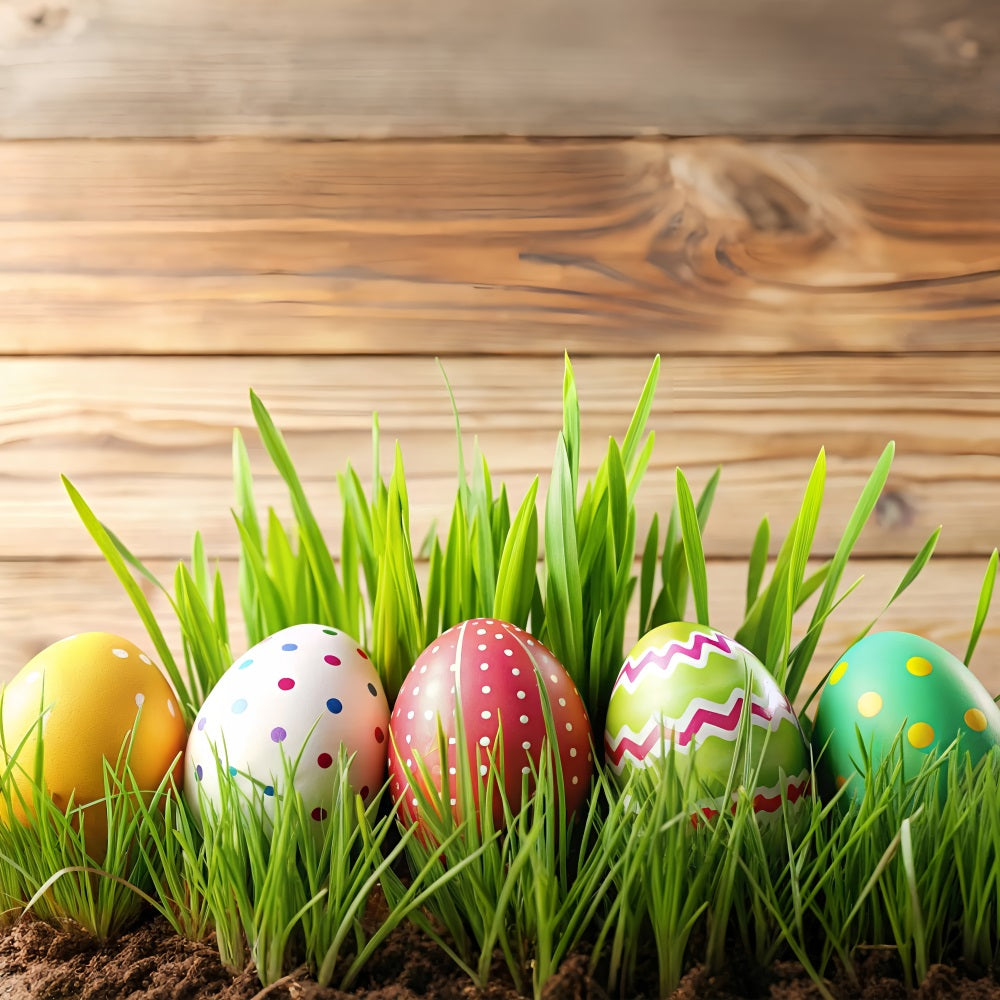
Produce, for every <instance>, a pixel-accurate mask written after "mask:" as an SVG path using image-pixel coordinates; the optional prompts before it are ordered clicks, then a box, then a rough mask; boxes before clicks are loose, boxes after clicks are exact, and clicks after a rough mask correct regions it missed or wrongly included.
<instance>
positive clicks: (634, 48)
mask: <svg viewBox="0 0 1000 1000" xmlns="http://www.w3.org/2000/svg"><path fill="white" fill-rule="evenodd" d="M998 43H1000V26H998V22H997V19H996V17H995V13H994V8H993V6H992V4H991V2H990V0H907V2H906V3H892V4H884V3H871V2H870V0H837V2H834V0H814V2H810V3H803V2H801V0H757V2H755V3H752V4H747V3H741V2H739V0H708V2H706V0H671V2H670V3H664V2H663V0H625V2H624V3H618V4H609V3H607V2H604V0H548V2H546V3H538V2H537V0H507V2H504V3H492V4H482V3H468V2H463V0H425V2H423V3H421V4H419V5H417V6H415V5H413V4H410V3H407V2H406V0H379V2H378V3H371V2H367V0H336V2H331V0H285V2H282V3H263V2H260V0H252V2H246V0H243V2H239V0H215V2H214V3H210V4H206V3H204V2H199V0H143V2H141V3H135V2H131V0H60V2H58V3H49V2H46V0H8V2H6V3H4V4H3V5H2V7H0V98H2V99H0V135H2V136H5V137H17V138H25V137H27V138H38V137H43V138H48V137H65V136H75V137H92V136H103V137H107V136H150V135H158V136H190V135H196V136H206V135H262V134H263V135H283V136H295V137H300V136H326V137H335V138H356V137H360V136H366V137H383V136H400V135H403V136H426V135H435V136H440V135H495V134H507V133H513V134H536V135H552V134H558V135H620V134H624V135H632V134H647V133H657V134H660V133H662V134H671V135H690V134H706V133H745V134H757V135H775V134H784V135H798V134H830V133H844V132H853V133H866V134H894V133H895V134H899V133H919V134H925V133H934V134H939V135H940V134H950V135H955V134H959V135H961V134H984V133H986V134H989V133H995V131H996V129H997V124H998V123H997V119H996V95H997V93H998V92H1000V44H998Z"/></svg>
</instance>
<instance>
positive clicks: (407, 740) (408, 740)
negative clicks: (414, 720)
mask: <svg viewBox="0 0 1000 1000" xmlns="http://www.w3.org/2000/svg"><path fill="white" fill-rule="evenodd" d="M406 742H407V743H412V742H413V737H412V736H411V735H410V734H409V733H407V734H406Z"/></svg>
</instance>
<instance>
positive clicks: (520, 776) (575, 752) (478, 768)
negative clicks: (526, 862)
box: [389, 618, 594, 823]
mask: <svg viewBox="0 0 1000 1000" xmlns="http://www.w3.org/2000/svg"><path fill="white" fill-rule="evenodd" d="M543 688H544V690H545V693H546V695H547V698H548V702H549V707H550V711H551V714H552V721H553V724H554V728H555V734H554V735H555V742H556V749H557V759H558V763H559V765H560V767H561V770H562V775H563V786H564V790H565V796H566V808H567V812H569V813H572V812H573V811H574V810H575V809H576V808H577V807H578V806H579V805H580V804H581V803H582V802H583V800H584V798H585V797H586V794H587V789H588V786H589V784H590V778H591V775H592V773H593V767H594V758H593V748H592V746H591V731H590V720H589V719H588V717H587V710H586V708H584V704H583V699H582V698H581V697H580V692H579V691H578V690H577V688H576V686H575V685H574V683H573V681H572V679H571V678H570V676H569V674H568V673H567V672H566V669H565V667H563V665H562V664H561V663H560V662H559V661H558V660H557V659H556V658H555V656H553V654H552V653H551V652H550V651H549V650H548V649H547V648H546V647H545V646H544V645H543V644H542V643H541V642H539V641H538V640H537V639H535V638H534V637H533V636H531V635H529V634H528V633H527V632H525V631H524V629H522V628H518V627H517V626H516V625H511V624H509V623H508V622H504V621H500V620H499V619H495V618H473V619H471V620H469V621H465V622H462V623H461V624H459V625H455V626H454V627H452V628H450V629H448V631H447V632H445V633H444V634H443V635H441V636H439V637H438V638H437V639H435V640H434V642H432V643H431V644H430V645H429V646H428V647H427V648H426V649H425V650H424V651H423V653H421V654H420V656H419V658H418V659H417V662H416V663H415V664H414V666H413V668H412V669H411V670H410V672H409V674H407V676H406V679H405V680H404V681H403V686H402V687H401V688H400V691H399V696H398V697H397V699H396V704H395V707H394V709H393V712H392V715H391V717H390V721H389V729H390V732H391V736H392V739H391V741H390V747H389V779H390V790H391V792H392V796H393V798H394V799H395V800H396V801H397V802H398V803H399V805H400V816H401V818H402V819H403V820H404V821H407V822H413V821H414V820H416V819H418V818H419V809H420V805H419V803H420V797H419V796H418V795H415V794H414V786H413V783H415V782H417V781H420V780H422V779H421V767H420V765H419V764H418V761H420V762H422V764H423V767H424V768H426V770H427V773H428V777H429V778H430V780H431V781H432V782H433V783H434V786H435V788H436V789H437V791H438V792H439V793H443V792H444V790H445V789H447V795H448V799H449V802H450V804H451V806H452V809H453V812H454V813H455V815H456V817H457V816H458V809H457V806H458V802H457V796H458V792H457V788H458V775H457V774H456V771H457V761H458V760H459V756H458V751H459V745H458V735H457V729H458V718H457V716H458V712H457V708H458V707H459V706H460V708H461V717H462V729H463V730H464V735H463V742H464V747H463V748H462V749H463V750H464V753H465V755H466V758H467V759H468V762H469V766H470V769H471V771H472V774H473V777H474V778H475V776H476V774H477V773H478V775H479V776H480V777H484V776H485V775H486V774H487V771H488V767H489V761H490V757H491V754H497V753H498V751H499V746H500V742H499V740H498V734H499V732H500V731H501V727H502V733H503V740H502V746H503V761H502V764H503V776H504V791H505V793H506V797H507V801H508V803H509V804H510V807H511V809H512V810H513V811H515V812H516V811H517V810H518V809H519V808H520V807H521V804H522V803H521V795H522V782H523V781H524V778H525V776H527V778H528V783H529V789H530V787H531V783H532V772H533V771H534V772H535V773H537V770H538V767H539V764H540V762H541V751H542V747H543V743H544V741H545V739H546V734H547V730H546V722H545V711H544V708H543V702H542V689H543ZM439 725H440V731H441V732H442V733H443V735H444V737H445V741H446V743H445V745H446V747H447V761H442V760H441V752H440V751H441V744H440V742H439ZM478 784H479V783H478V782H477V781H474V787H477V786H478ZM493 815H494V819H495V821H496V822H497V823H499V822H500V820H501V818H502V816H503V811H502V805H501V803H500V801H499V798H497V800H496V801H495V802H494V803H493Z"/></svg>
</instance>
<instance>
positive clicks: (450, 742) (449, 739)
mask: <svg viewBox="0 0 1000 1000" xmlns="http://www.w3.org/2000/svg"><path fill="white" fill-rule="evenodd" d="M448 745H449V746H454V745H455V737H454V736H449V737H448Z"/></svg>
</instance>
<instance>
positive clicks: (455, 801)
mask: <svg viewBox="0 0 1000 1000" xmlns="http://www.w3.org/2000/svg"><path fill="white" fill-rule="evenodd" d="M448 801H449V802H450V803H451V804H452V805H453V806H455V805H458V799H449V800H448Z"/></svg>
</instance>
